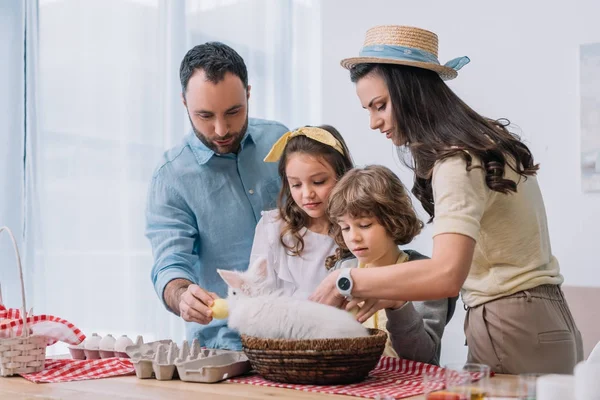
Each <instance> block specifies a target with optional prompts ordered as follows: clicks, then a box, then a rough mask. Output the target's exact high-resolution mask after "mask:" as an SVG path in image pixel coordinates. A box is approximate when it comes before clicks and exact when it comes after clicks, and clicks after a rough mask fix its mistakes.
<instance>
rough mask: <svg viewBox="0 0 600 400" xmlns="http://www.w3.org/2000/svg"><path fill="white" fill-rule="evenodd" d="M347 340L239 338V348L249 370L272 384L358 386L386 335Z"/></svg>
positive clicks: (372, 332)
mask: <svg viewBox="0 0 600 400" xmlns="http://www.w3.org/2000/svg"><path fill="white" fill-rule="evenodd" d="M369 333H370V335H369V336H367V337H361V338H350V339H313V340H286V339H262V338H257V337H252V336H245V335H242V347H243V349H244V352H245V353H246V355H247V356H248V359H249V360H250V363H251V364H252V367H253V368H254V370H255V371H256V372H258V373H259V374H260V375H262V376H263V377H264V378H266V379H269V380H271V381H275V382H283V383H296V384H309V385H334V384H348V383H354V382H359V381H362V380H363V379H365V378H366V377H367V376H368V375H369V372H370V371H371V370H373V368H375V366H376V365H377V362H378V361H379V358H380V357H381V354H382V353H383V350H384V348H385V342H386V339H387V334H386V333H385V332H383V331H381V330H378V329H369Z"/></svg>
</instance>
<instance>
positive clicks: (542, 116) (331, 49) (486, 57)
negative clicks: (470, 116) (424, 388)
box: [321, 0, 600, 361]
mask: <svg viewBox="0 0 600 400" xmlns="http://www.w3.org/2000/svg"><path fill="white" fill-rule="evenodd" d="M549 3H552V5H549ZM599 15H600V2H599V1H597V0H576V1H572V2H567V1H561V2H558V1H552V2H547V1H542V0H535V1H527V2H524V1H516V0H508V1H502V2H493V3H490V2H481V1H476V0H469V1H466V0H465V1H454V2H441V1H431V0H425V1H418V2H417V1H404V0H402V1H398V0H387V1H386V0H372V1H369V2H368V3H367V2H364V1H358V0H352V1H349V0H327V1H323V2H322V11H321V17H322V21H323V28H322V29H323V58H322V62H323V64H322V65H323V75H322V77H323V122H324V123H329V124H332V125H334V126H336V127H337V128H339V129H340V131H341V132H342V134H344V135H345V137H346V138H347V139H348V145H349V146H350V150H351V151H352V153H353V156H354V157H355V159H356V161H357V163H358V164H369V163H380V164H384V165H387V166H388V167H390V168H392V169H393V170H394V171H396V172H397V173H398V175H399V176H400V177H401V178H402V179H403V181H405V182H406V183H407V184H409V185H411V182H412V175H411V174H410V172H409V171H407V170H406V169H405V168H404V167H402V166H401V165H400V163H399V162H398V161H397V157H395V156H394V152H393V149H392V146H391V144H390V143H389V142H388V141H386V140H385V138H383V137H382V135H381V134H380V133H379V132H378V131H377V132H374V131H371V130H370V129H369V127H368V116H367V113H366V111H364V110H362V109H361V108H360V104H359V102H358V99H357V97H356V94H355V92H354V85H353V84H352V83H351V82H350V80H349V75H348V72H347V71H346V70H344V69H343V68H341V67H340V66H339V62H340V60H341V59H342V58H345V57H351V56H355V55H357V54H358V51H359V49H360V47H361V45H362V42H363V40H364V34H365V32H366V30H367V29H368V28H370V27H371V26H375V25H382V24H399V25H412V26H418V27H421V28H425V29H429V30H432V31H433V32H436V33H437V34H438V36H439V38H440V61H441V62H442V63H444V62H446V61H447V60H449V59H451V58H454V57H458V56H463V55H467V56H469V57H470V58H471V63H470V64H469V65H467V66H465V67H464V68H463V69H462V70H461V71H460V72H459V77H458V78H457V79H456V80H454V81H451V82H450V83H449V85H450V86H451V88H452V89H453V90H454V91H455V92H456V93H457V94H458V95H459V96H460V97H461V98H462V99H463V100H465V101H466V102H467V103H468V104H469V105H471V106H472V107H473V108H475V110H477V111H478V112H480V113H481V114H483V115H486V116H489V117H492V118H500V117H507V118H509V119H510V120H511V121H512V122H513V123H514V124H516V125H517V126H519V127H520V129H521V134H522V135H523V137H524V139H525V141H526V143H527V144H528V145H529V146H530V148H531V150H532V151H533V154H534V157H535V160H536V161H537V162H540V164H541V171H540V173H539V175H538V176H539V181H540V185H541V188H542V192H543V194H544V200H545V203H546V209H547V213H548V220H549V227H550V235H551V240H552V245H553V252H554V253H555V255H556V256H557V257H558V259H559V261H560V262H561V266H562V271H563V274H564V276H565V279H566V284H569V285H582V286H584V285H585V286H600V271H598V270H597V266H598V263H597V257H594V256H593V255H592V249H594V248H597V247H598V245H599V239H600V193H596V194H589V193H587V194H584V193H582V190H581V179H580V172H579V162H580V160H579V148H580V144H579V100H578V85H579V69H578V68H579V64H578V57H579V45H580V44H582V43H591V42H600V24H598V16H599ZM599 134H600V132H599ZM414 248H416V249H417V250H420V251H422V252H425V253H426V254H431V230H430V229H426V230H425V232H424V233H422V234H421V235H420V236H419V237H418V238H417V239H416V241H415V242H414ZM463 316H464V311H463V310H462V306H461V307H460V309H459V310H457V314H456V315H455V318H454V320H453V321H452V323H451V325H450V326H449V327H448V329H447V332H446V337H445V339H444V351H443V356H442V358H443V360H445V361H451V360H452V361H454V360H455V361H460V359H461V357H464V355H465V354H466V350H465V348H464V346H463V344H464V336H463V335H462V321H463Z"/></svg>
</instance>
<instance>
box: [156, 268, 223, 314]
mask: <svg viewBox="0 0 600 400" xmlns="http://www.w3.org/2000/svg"><path fill="white" fill-rule="evenodd" d="M164 298H165V301H166V303H167V305H168V306H169V308H170V309H171V310H172V311H173V312H174V313H176V314H179V315H180V316H181V318H183V320H184V321H187V322H197V323H199V324H202V325H206V324H208V323H210V321H212V310H211V309H210V307H211V306H212V305H213V300H214V299H218V298H219V296H217V295H216V294H215V293H212V292H207V291H205V290H204V289H202V288H201V287H200V286H198V285H195V284H193V283H191V282H190V281H188V280H186V279H174V280H172V281H171V282H169V283H168V284H167V286H166V287H165V292H164Z"/></svg>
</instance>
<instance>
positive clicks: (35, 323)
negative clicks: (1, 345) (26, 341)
mask: <svg viewBox="0 0 600 400" xmlns="http://www.w3.org/2000/svg"><path fill="white" fill-rule="evenodd" d="M27 327H28V328H29V332H30V334H32V335H36V336H45V337H46V339H47V345H48V346H50V345H52V344H54V343H56V342H58V341H61V342H65V343H68V344H72V345H76V344H79V343H81V342H83V340H84V339H85V335H84V334H83V332H81V330H79V328H77V327H76V326H75V325H73V324H72V323H70V322H69V321H67V320H64V319H62V318H59V317H55V316H54V315H45V314H42V315H31V316H29V317H27ZM22 332H23V319H22V318H21V312H20V311H19V310H17V309H14V308H8V309H7V308H6V307H4V306H3V305H2V304H0V338H8V337H11V335H12V337H16V336H21V334H22Z"/></svg>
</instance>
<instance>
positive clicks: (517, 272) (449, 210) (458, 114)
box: [311, 26, 583, 374]
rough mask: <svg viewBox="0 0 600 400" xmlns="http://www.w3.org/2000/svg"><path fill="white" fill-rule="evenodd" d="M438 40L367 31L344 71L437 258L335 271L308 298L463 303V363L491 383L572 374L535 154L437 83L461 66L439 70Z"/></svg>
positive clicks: (577, 356) (569, 327)
mask: <svg viewBox="0 0 600 400" xmlns="http://www.w3.org/2000/svg"><path fill="white" fill-rule="evenodd" d="M437 43H438V40H437V36H436V35H435V34H434V33H432V32H429V31H425V30H422V29H418V28H412V27H402V26H380V27H375V28H372V29H370V30H369V31H368V32H367V38H366V41H365V46H364V47H363V49H362V50H361V54H360V57H357V58H350V59H346V60H343V61H342V66H344V67H345V68H347V69H349V70H350V76H351V80H352V81H353V82H354V83H355V84H356V91H357V94H358V97H359V99H360V101H361V103H362V106H363V107H364V108H365V109H367V110H368V111H369V114H370V124H371V128H372V129H378V130H379V131H380V132H382V133H384V134H385V135H386V137H387V138H388V139H391V140H392V142H393V143H394V145H396V146H404V147H405V148H406V149H408V151H409V152H410V155H411V156H412V163H411V165H410V166H411V168H412V169H413V171H414V173H415V181H414V186H413V190H412V191H413V194H414V195H415V196H416V198H417V199H418V200H419V201H420V202H421V204H422V205H423V207H424V209H425V211H426V212H427V213H428V214H429V216H430V222H433V231H434V233H433V235H434V239H433V241H434V242H433V254H432V257H431V259H429V260H419V261H413V262H406V263H403V264H401V265H400V264H396V265H392V266H387V267H381V268H378V269H377V271H374V270H370V269H356V270H352V273H351V275H349V276H348V275H347V274H346V276H339V275H340V274H339V272H337V271H335V272H333V273H332V274H331V275H329V276H328V277H327V278H326V279H325V280H324V281H323V282H322V283H321V285H320V286H319V288H317V290H316V291H315V292H314V293H313V295H312V296H311V298H312V299H313V300H315V301H320V302H323V303H327V304H332V305H337V306H339V305H341V304H343V303H344V301H345V297H346V296H352V297H358V298H361V299H371V300H370V301H374V300H373V299H387V300H426V299H440V298H445V297H452V296H454V295H456V294H457V293H458V292H459V291H461V292H462V297H463V301H464V302H465V304H466V305H467V307H468V312H467V317H466V320H465V335H466V337H467V344H468V346H469V356H468V359H469V361H470V362H478V363H484V364H487V365H490V366H491V367H492V370H494V371H495V372H498V373H510V374H517V373H526V372H537V373H572V372H573V367H574V366H575V364H576V363H577V362H578V361H580V360H581V359H582V358H583V354H582V345H581V335H580V333H579V331H578V330H577V327H576V326H575V323H574V321H573V318H572V316H571V313H570V311H569V308H568V305H567V303H566V301H565V299H564V296H563V293H562V291H561V290H560V284H561V283H562V282H563V277H562V275H561V274H560V269H559V264H558V261H557V260H556V258H555V257H554V256H553V255H552V252H551V247H550V240H549V234H548V228H547V221H546V213H545V210H544V203H543V200H542V195H541V192H540V188H539V185H538V182H537V179H536V173H537V170H538V169H539V166H538V165H537V164H535V163H534V160H533V156H532V154H531V151H530V150H529V148H527V146H526V145H525V144H523V143H522V142H521V141H520V140H519V138H518V137H517V136H515V135H513V134H511V133H510V132H509V131H508V130H507V128H506V126H507V125H508V124H507V123H505V122H503V121H495V120H491V119H489V118H485V117H483V116H481V115H479V114H477V113H476V112H475V111H474V110H472V109H471V108H470V107H469V106H468V105H466V104H465V103H464V102H463V101H462V100H461V99H459V98H458V96H456V94H454V92H452V90H451V89H450V88H449V87H448V86H447V85H446V84H445V83H444V82H443V80H444V79H446V80H447V79H453V78H455V77H456V76H457V70H459V69H460V68H461V67H462V66H464V65H465V64H467V63H468V62H469V59H468V58H467V57H461V58H457V59H454V60H452V61H450V62H449V63H447V64H446V65H440V64H439V61H438V60H437Z"/></svg>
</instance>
